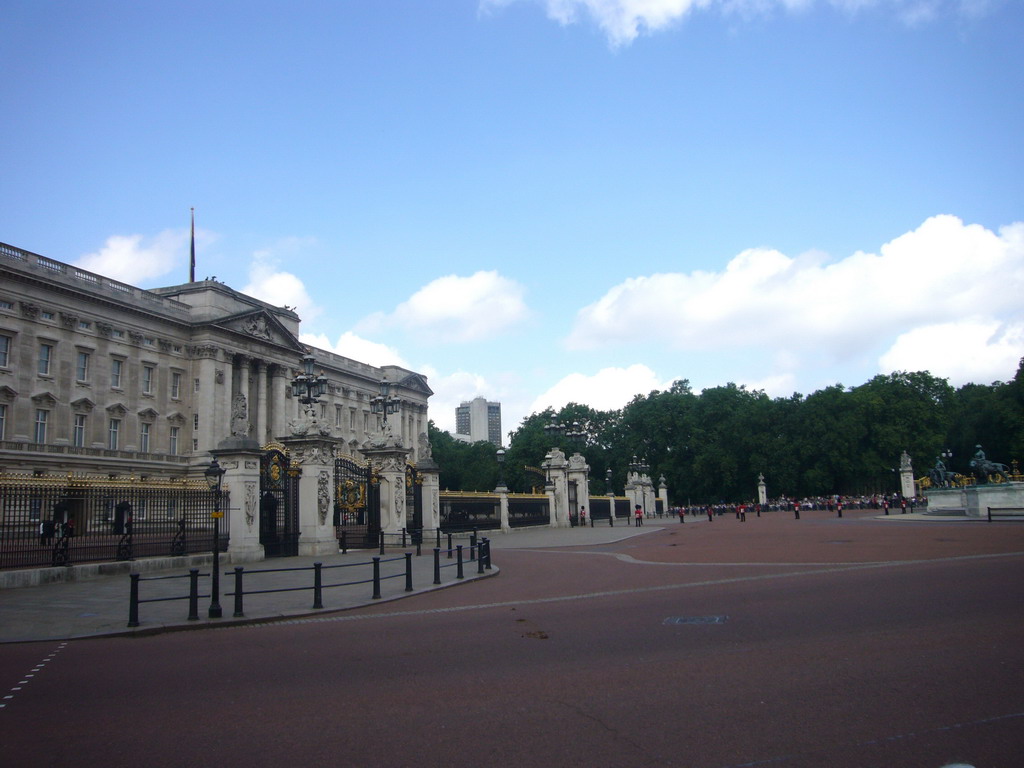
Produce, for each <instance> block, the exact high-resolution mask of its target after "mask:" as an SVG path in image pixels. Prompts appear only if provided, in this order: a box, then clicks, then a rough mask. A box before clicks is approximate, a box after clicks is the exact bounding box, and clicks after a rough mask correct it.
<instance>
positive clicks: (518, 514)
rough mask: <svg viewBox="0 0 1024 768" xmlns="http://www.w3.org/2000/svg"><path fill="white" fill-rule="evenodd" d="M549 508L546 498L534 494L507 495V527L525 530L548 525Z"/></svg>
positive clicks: (549, 518) (549, 519)
mask: <svg viewBox="0 0 1024 768" xmlns="http://www.w3.org/2000/svg"><path fill="white" fill-rule="evenodd" d="M550 507H551V505H550V502H549V501H548V497H547V496H542V495H540V494H535V493H510V494H509V495H508V524H509V527H510V528H525V527H527V526H530V525H548V524H549V523H550V522H551V508H550Z"/></svg>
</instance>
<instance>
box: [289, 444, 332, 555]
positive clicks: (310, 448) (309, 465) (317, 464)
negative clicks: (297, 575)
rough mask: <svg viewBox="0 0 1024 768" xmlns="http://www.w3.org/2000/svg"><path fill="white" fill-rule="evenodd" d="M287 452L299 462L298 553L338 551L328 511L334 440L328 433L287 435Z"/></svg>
mask: <svg viewBox="0 0 1024 768" xmlns="http://www.w3.org/2000/svg"><path fill="white" fill-rule="evenodd" d="M282 442H283V443H284V444H285V445H287V446H288V455H289V456H290V457H291V459H292V461H293V462H294V463H297V464H299V466H300V467H301V469H302V476H301V477H300V478H299V555H300V556H302V557H319V556H321V555H336V554H338V534H337V531H336V530H335V528H334V518H333V515H332V509H333V503H334V454H335V446H336V444H337V443H338V441H337V440H335V439H333V438H328V437H288V438H284V440H282Z"/></svg>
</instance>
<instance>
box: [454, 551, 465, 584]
mask: <svg viewBox="0 0 1024 768" xmlns="http://www.w3.org/2000/svg"><path fill="white" fill-rule="evenodd" d="M455 551H456V554H457V556H458V560H457V565H456V567H455V578H456V579H464V578H466V576H465V574H464V573H463V572H462V545H461V544H459V545H458V546H457V547H456V548H455Z"/></svg>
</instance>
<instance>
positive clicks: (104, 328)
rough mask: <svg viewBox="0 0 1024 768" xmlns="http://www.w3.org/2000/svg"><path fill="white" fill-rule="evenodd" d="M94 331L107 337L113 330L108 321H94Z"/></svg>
mask: <svg viewBox="0 0 1024 768" xmlns="http://www.w3.org/2000/svg"><path fill="white" fill-rule="evenodd" d="M96 332H97V333H98V334H99V335H100V336H103V337H104V338H107V339H109V338H110V335H111V334H112V333H113V332H114V326H112V325H111V324H110V323H99V322H98V323H96Z"/></svg>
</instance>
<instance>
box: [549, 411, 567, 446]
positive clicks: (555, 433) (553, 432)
mask: <svg viewBox="0 0 1024 768" xmlns="http://www.w3.org/2000/svg"><path fill="white" fill-rule="evenodd" d="M544 433H545V434H546V435H547V436H548V437H549V438H551V441H552V442H553V443H554V447H555V448H557V447H558V442H557V441H558V438H560V437H561V436H562V435H564V434H565V424H559V423H558V417H557V416H555V415H554V414H551V423H550V424H545V425H544Z"/></svg>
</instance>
